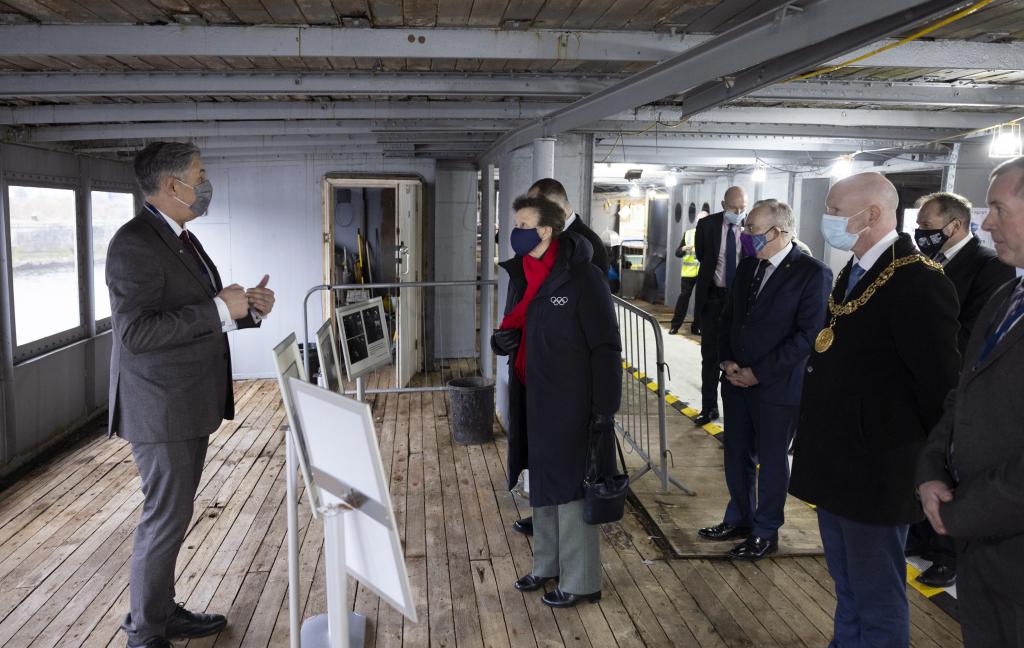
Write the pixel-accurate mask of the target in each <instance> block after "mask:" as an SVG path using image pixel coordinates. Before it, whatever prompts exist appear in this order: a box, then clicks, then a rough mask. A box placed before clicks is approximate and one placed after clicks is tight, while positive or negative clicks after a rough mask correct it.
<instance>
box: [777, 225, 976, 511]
mask: <svg viewBox="0 0 1024 648" xmlns="http://www.w3.org/2000/svg"><path fill="white" fill-rule="evenodd" d="M911 254H919V253H918V252H917V250H916V249H915V248H914V246H913V243H911V241H910V237H909V236H907V235H906V234H901V235H900V237H899V238H898V239H897V240H896V242H895V243H894V244H893V247H892V249H891V250H886V251H885V252H884V253H883V254H882V256H881V257H880V258H879V259H878V261H876V262H875V264H874V265H873V266H871V269H870V270H868V271H867V272H866V273H865V274H864V276H863V277H861V279H860V281H858V282H857V285H856V286H855V287H854V289H853V292H852V293H851V294H850V299H851V300H852V299H856V298H858V297H860V296H861V295H862V294H863V292H864V290H865V288H866V287H867V286H869V285H870V284H871V283H872V282H873V281H874V280H875V279H876V278H877V277H878V275H879V274H881V272H882V270H883V269H885V268H886V267H887V266H888V265H890V263H891V262H892V260H893V258H897V259H898V258H901V257H905V256H908V255H911ZM851 262H852V259H851ZM850 265H851V264H850V263H847V264H846V267H845V268H843V270H842V272H840V273H839V277H838V279H837V280H836V285H835V286H834V288H833V290H832V298H833V299H834V300H835V302H836V303H837V304H841V303H843V302H844V299H843V296H844V294H845V293H846V284H847V280H848V278H849V276H850ZM958 310H959V308H958V305H957V300H956V293H955V291H954V290H953V284H952V283H950V281H949V280H948V279H947V278H946V277H945V276H944V275H943V273H942V270H941V268H939V269H936V268H934V267H932V266H930V265H927V264H925V263H923V262H920V263H912V264H910V265H905V266H903V267H901V268H898V269H897V270H896V272H895V274H894V275H893V277H892V278H891V279H890V280H889V281H888V283H886V284H885V285H883V286H882V287H881V288H879V289H878V290H877V291H876V292H875V294H874V296H873V297H871V299H870V300H869V301H868V302H867V303H866V304H864V305H863V306H862V307H860V308H859V309H858V310H857V311H856V312H855V313H853V314H851V315H847V316H845V317H840V318H839V319H838V320H837V322H836V325H835V327H834V331H835V341H834V342H833V343H832V346H831V347H830V348H829V349H828V350H827V351H824V352H822V353H819V352H817V351H812V352H811V357H810V359H809V360H808V362H807V368H806V370H805V371H806V375H805V377H804V386H803V396H802V399H801V403H800V418H799V422H798V424H797V433H796V440H795V442H794V450H793V473H792V476H791V478H790V482H789V492H790V493H792V494H793V495H795V496H796V497H799V498H800V499H802V500H804V501H805V502H809V503H811V504H815V505H817V506H820V507H822V508H824V509H825V510H827V511H829V512H831V513H834V514H836V515H841V516H843V517H845V518H847V519H850V520H854V521H856V522H862V523H865V524H878V525H885V526H897V525H902V524H909V523H911V522H914V521H917V520H920V519H921V518H923V517H924V516H923V514H922V513H921V506H920V504H919V503H918V502H917V500H916V498H915V496H914V469H915V465H916V462H917V456H918V454H919V453H920V451H921V448H922V447H923V446H924V443H925V440H926V438H927V437H928V433H929V432H930V431H931V429H932V428H933V427H934V426H935V424H936V423H937V422H938V421H939V418H940V416H941V415H942V407H943V402H944V400H945V397H946V394H947V393H949V390H950V389H952V388H953V386H955V385H956V381H957V373H958V371H959V368H960V354H959V353H958V352H957V350H956V335H957V329H958V328H959V325H958V323H957V312H958ZM826 317H828V314H827V313H826ZM825 324H827V321H826V322H822V326H824V325H825Z"/></svg>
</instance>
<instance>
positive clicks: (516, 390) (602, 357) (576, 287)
mask: <svg viewBox="0 0 1024 648" xmlns="http://www.w3.org/2000/svg"><path fill="white" fill-rule="evenodd" d="M591 254H592V250H591V246H590V243H589V242H587V240H586V239H584V238H583V237H582V236H580V235H578V234H576V233H574V232H572V231H568V232H564V233H563V234H562V236H561V238H560V240H559V250H558V260H557V261H555V265H554V267H553V268H552V269H551V274H550V275H548V278H547V279H546V280H545V282H544V284H543V285H542V286H541V288H540V290H539V291H538V292H537V295H536V297H534V299H533V301H532V302H531V303H530V307H529V309H528V310H527V312H526V327H525V328H526V331H525V339H526V385H523V384H522V383H520V382H519V379H518V378H517V377H516V375H515V369H514V359H513V358H509V376H508V378H509V429H508V430H507V432H508V464H509V471H508V474H509V489H510V490H511V489H512V488H513V487H514V486H515V483H516V481H517V480H518V478H519V473H520V472H522V471H523V470H524V469H526V468H529V470H530V504H531V506H553V505H557V504H567V503H569V502H572V501H575V500H579V499H582V498H583V478H584V476H585V472H586V463H587V453H588V447H589V445H588V444H589V441H590V430H589V424H590V419H591V417H592V415H593V414H605V415H608V416H611V415H613V414H615V412H617V411H618V409H619V400H620V396H621V392H622V360H621V355H620V350H621V345H620V342H619V328H618V324H617V322H616V318H615V311H614V308H613V307H612V300H611V293H610V291H609V289H608V282H607V280H606V279H605V276H604V275H603V274H602V273H601V271H600V270H598V269H597V268H596V267H595V266H594V265H593V264H591V261H590V257H591ZM500 265H501V267H502V268H504V269H505V271H506V272H508V274H509V286H508V297H507V299H506V303H505V312H506V314H507V313H508V312H509V311H511V310H512V308H514V307H515V305H516V304H518V303H519V300H520V299H521V297H522V295H523V293H524V292H525V291H526V276H525V274H524V273H523V260H522V257H518V256H517V257H514V258H512V259H509V260H507V261H503V262H502V263H501V264H500ZM601 441H602V443H600V451H599V454H600V456H599V462H600V465H602V466H607V465H609V464H611V463H612V462H613V455H612V453H613V451H614V444H613V440H612V438H611V437H609V438H607V439H602V440H601Z"/></svg>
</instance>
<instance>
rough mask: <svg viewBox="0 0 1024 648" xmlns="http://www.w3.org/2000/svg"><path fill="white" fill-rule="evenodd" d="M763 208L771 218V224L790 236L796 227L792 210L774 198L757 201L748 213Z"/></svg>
mask: <svg viewBox="0 0 1024 648" xmlns="http://www.w3.org/2000/svg"><path fill="white" fill-rule="evenodd" d="M760 207H764V208H765V209H766V210H767V211H768V213H769V214H771V217H772V224H773V225H774V226H775V227H778V228H779V229H780V230H782V231H784V232H786V233H788V234H790V235H792V234H793V228H795V227H796V219H795V218H794V217H793V208H792V207H790V206H789V205H787V204H786V203H784V202H782V201H781V200H776V199H775V198H766V199H765V200H758V201H757V202H756V203H754V206H753V207H752V208H751V210H750V211H754V210H755V209H758V208H760Z"/></svg>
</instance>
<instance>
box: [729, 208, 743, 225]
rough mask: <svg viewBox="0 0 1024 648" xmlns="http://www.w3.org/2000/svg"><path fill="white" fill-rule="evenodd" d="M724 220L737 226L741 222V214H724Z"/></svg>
mask: <svg viewBox="0 0 1024 648" xmlns="http://www.w3.org/2000/svg"><path fill="white" fill-rule="evenodd" d="M725 220H727V221H729V222H730V223H732V224H733V225H739V224H740V223H742V222H743V212H731V211H727V212H725Z"/></svg>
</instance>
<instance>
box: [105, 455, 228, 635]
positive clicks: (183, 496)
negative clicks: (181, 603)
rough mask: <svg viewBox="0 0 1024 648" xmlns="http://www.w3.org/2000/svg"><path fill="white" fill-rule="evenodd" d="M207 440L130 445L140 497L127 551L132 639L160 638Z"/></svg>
mask: <svg viewBox="0 0 1024 648" xmlns="http://www.w3.org/2000/svg"><path fill="white" fill-rule="evenodd" d="M208 442H209V438H208V437H200V438H198V439H189V440H188V441H175V442H171V443H133V444H132V455H133V456H134V457H135V465H136V466H137V467H138V469H139V477H141V479H142V494H143V497H144V498H145V499H144V501H143V504H142V517H140V518H139V524H138V526H137V527H135V544H134V546H133V548H132V563H131V575H130V577H129V578H130V581H129V590H130V601H131V613H130V614H129V616H128V618H127V619H125V623H124V626H123V627H124V629H125V630H126V631H127V632H128V636H129V638H130V639H131V640H133V641H136V642H142V641H144V640H146V639H148V638H150V637H156V636H160V637H162V636H164V631H165V629H166V626H167V620H168V619H169V618H170V616H171V612H173V611H174V566H175V563H177V560H178V550H179V549H181V543H182V541H184V539H185V533H186V532H187V531H188V528H189V523H190V522H191V521H192V504H193V501H194V500H195V496H196V489H198V488H199V478H200V476H201V475H202V473H203V463H204V462H205V460H206V448H207V444H208Z"/></svg>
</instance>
